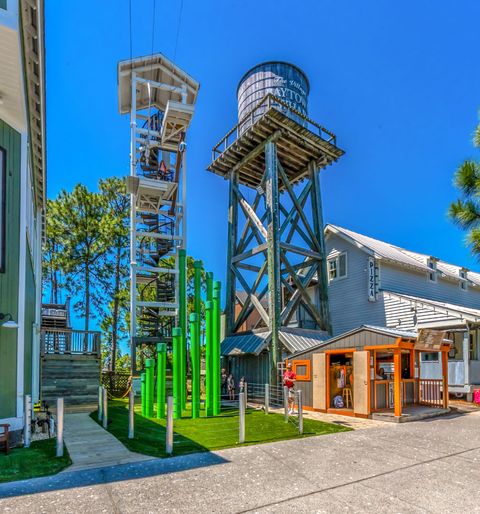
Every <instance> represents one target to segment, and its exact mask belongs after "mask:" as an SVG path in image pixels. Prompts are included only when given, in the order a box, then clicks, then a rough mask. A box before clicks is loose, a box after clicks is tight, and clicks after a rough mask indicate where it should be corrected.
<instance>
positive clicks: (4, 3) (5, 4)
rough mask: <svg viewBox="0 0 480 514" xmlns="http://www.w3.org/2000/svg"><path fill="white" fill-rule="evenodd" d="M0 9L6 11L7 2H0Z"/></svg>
mask: <svg viewBox="0 0 480 514" xmlns="http://www.w3.org/2000/svg"><path fill="white" fill-rule="evenodd" d="M0 9H3V10H4V11H6V10H7V0H0Z"/></svg>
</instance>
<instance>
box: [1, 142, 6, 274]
mask: <svg viewBox="0 0 480 514" xmlns="http://www.w3.org/2000/svg"><path fill="white" fill-rule="evenodd" d="M6 187H7V151H6V150H5V149H4V148H1V147H0V273H5V246H6V241H5V238H6V220H5V216H6V201H7V197H6Z"/></svg>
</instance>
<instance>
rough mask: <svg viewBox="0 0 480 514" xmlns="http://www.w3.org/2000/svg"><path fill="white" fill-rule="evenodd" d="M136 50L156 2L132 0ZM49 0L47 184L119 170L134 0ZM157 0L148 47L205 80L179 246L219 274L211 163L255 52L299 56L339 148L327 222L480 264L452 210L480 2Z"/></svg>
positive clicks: (476, 76) (123, 166)
mask: <svg viewBox="0 0 480 514" xmlns="http://www.w3.org/2000/svg"><path fill="white" fill-rule="evenodd" d="M132 3H133V4H134V5H133V12H132V14H133V16H132V18H133V19H132V23H133V31H132V32H133V40H132V44H133V55H134V56H139V55H148V54H150V53H151V51H152V26H153V23H152V14H153V4H154V2H153V0H137V1H135V0H132ZM94 5H95V6H94V7H93V4H92V3H88V2H80V1H76V2H74V1H69V2H64V1H61V0H47V1H46V51H47V138H48V139H47V142H48V154H47V158H48V195H49V196H50V197H53V196H55V195H56V194H57V193H58V191H59V190H60V189H61V188H66V189H71V188H72V187H73V186H74V184H76V183H77V182H83V183H85V184H86V185H88V186H89V187H92V188H94V187H95V186H96V183H97V180H98V178H100V177H107V176H111V175H118V176H124V175H126V174H128V160H129V128H128V118H127V117H126V116H123V117H122V116H120V114H119V113H118V109H117V78H116V66H117V62H118V61H119V60H121V59H127V58H129V56H130V37H129V2H128V1H127V0H109V1H107V0H102V1H101V2H98V3H97V2H96V3H95V4H94ZM180 8H181V1H180V0H171V1H169V2H163V1H160V0H157V1H156V16H155V34H154V45H153V49H154V51H155V52H162V53H164V54H165V55H166V56H167V57H169V58H170V59H174V60H175V61H176V63H177V64H178V65H179V66H180V67H182V68H183V69H184V70H185V71H187V72H188V73H189V74H190V75H192V76H193V77H194V78H195V79H197V80H198V81H199V82H200V83H201V89H200V94H199V98H198V103H197V109H196V114H195V118H194V121H193V123H192V126H191V129H190V131H189V134H188V152H189V154H188V167H189V170H188V171H189V191H188V203H189V207H188V208H189V226H188V238H189V242H188V245H189V253H190V254H191V255H193V256H194V257H196V258H200V259H202V260H203V261H204V263H205V266H206V269H207V270H212V271H214V272H215V273H216V274H217V275H218V276H219V277H220V278H221V279H222V280H223V279H224V273H225V261H226V256H225V248H226V230H227V199H228V191H227V183H226V182H224V181H223V180H222V179H221V178H220V177H217V176H215V175H212V174H210V173H208V172H207V171H206V170H205V168H206V166H207V165H208V163H209V160H210V157H211V148H212V146H213V145H214V144H215V143H216V142H217V141H218V140H219V139H220V138H221V137H222V136H223V135H224V134H225V133H226V132H227V130H229V129H230V128H231V127H233V126H234V125H235V123H236V97H235V93H236V87H237V83H238V80H239V79H240V78H241V76H242V75H243V73H244V72H245V71H247V70H248V69H249V68H250V67H252V66H253V65H255V64H257V63H259V62H262V61H265V60H286V61H290V62H292V63H295V64H297V65H298V66H300V67H301V68H302V69H303V70H304V71H305V72H306V74H307V76H308V77H309V80H310V84H311V92H310V97H309V114H310V116H311V117H312V118H313V119H314V120H316V121H318V122H319V123H321V124H322V125H324V126H326V127H327V128H329V129H330V130H332V131H333V132H335V133H336V134H337V141H338V145H339V146H340V147H342V148H343V149H344V150H345V151H346V154H345V156H344V157H343V158H342V159H341V160H340V161H339V162H338V163H336V164H334V165H333V166H331V167H329V168H328V169H327V170H326V171H325V172H324V173H323V175H322V188H323V205H324V215H325V220H326V222H330V223H334V224H338V225H342V226H344V227H347V228H350V229H352V230H355V231H358V232H361V233H364V234H367V235H370V236H372V237H377V238H380V239H383V240H386V241H389V242H392V243H394V244H397V245H400V246H404V247H406V248H408V249H411V250H416V251H420V252H424V253H427V254H431V255H435V256H437V257H440V258H442V259H445V260H449V261H451V262H454V263H457V264H462V265H465V266H468V267H471V268H477V269H478V268H479V266H478V265H477V263H476V262H475V260H474V259H473V258H472V257H471V256H470V254H469V251H468V249H467V248H465V246H464V235H463V234H462V233H461V232H460V231H459V230H458V229H457V228H455V227H454V226H452V224H451V223H450V222H449V221H448V219H447V217H446V214H445V212H446V210H447V208H448V205H449V202H450V201H451V200H452V199H454V198H455V194H456V193H455V190H454V189H453V187H452V175H453V172H454V171H455V169H456V167H457V166H458V165H459V164H460V163H461V162H462V160H463V159H465V158H468V157H475V153H476V152H475V150H474V149H473V147H472V144H471V140H472V135H473V130H474V128H475V126H476V124H477V120H478V117H477V113H478V109H479V107H480V66H479V65H478V49H479V48H480V44H479V40H480V37H479V34H480V32H479V29H478V20H479V19H480V3H479V2H478V1H477V0H464V1H462V2H459V3H453V2H451V0H450V1H446V0H439V1H435V2H431V1H428V2H427V1H418V0H417V1H411V0H408V1H403V2H392V1H391V0H375V1H374V0H365V1H363V2H356V1H355V2H354V1H346V2H331V1H329V2H327V1H324V0H311V1H297V2H291V1H289V2H287V1H283V0H276V1H273V0H268V1H266V0H262V1H260V0H242V1H240V0H223V1H208V0H202V1H198V0H184V2H183V9H182V16H181V21H180V27H179V31H178V45H177V50H176V55H175V46H176V44H175V42H176V35H177V28H178V20H179V14H180Z"/></svg>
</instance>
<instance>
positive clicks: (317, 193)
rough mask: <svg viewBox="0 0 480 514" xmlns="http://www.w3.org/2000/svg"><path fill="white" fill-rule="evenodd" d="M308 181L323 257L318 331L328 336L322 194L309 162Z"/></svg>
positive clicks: (316, 230) (313, 168) (317, 293)
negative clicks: (323, 331)
mask: <svg viewBox="0 0 480 514" xmlns="http://www.w3.org/2000/svg"><path fill="white" fill-rule="evenodd" d="M308 170H309V175H310V180H311V182H312V218H313V229H314V232H315V237H316V238H317V240H318V242H319V244H320V253H321V254H322V255H323V256H324V258H323V259H322V262H321V263H320V265H319V269H318V275H319V276H320V280H318V284H317V285H316V286H315V296H316V302H317V305H318V307H319V308H320V314H321V317H322V320H323V324H324V325H323V327H319V328H320V329H323V330H326V331H327V332H328V333H329V334H330V333H331V332H332V325H331V320H330V310H329V308H328V278H327V259H326V255H327V254H326V251H325V239H324V234H323V213H322V193H321V190H320V177H319V175H320V172H319V170H318V169H317V167H316V165H315V162H313V161H311V162H310V163H309V165H308Z"/></svg>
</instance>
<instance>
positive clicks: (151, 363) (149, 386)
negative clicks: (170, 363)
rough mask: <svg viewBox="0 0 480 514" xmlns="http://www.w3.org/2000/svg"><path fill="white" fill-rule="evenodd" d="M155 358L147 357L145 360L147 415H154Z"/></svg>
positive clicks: (149, 416)
mask: <svg viewBox="0 0 480 514" xmlns="http://www.w3.org/2000/svg"><path fill="white" fill-rule="evenodd" d="M154 373H155V359H147V360H146V361H145V399H146V402H145V403H146V405H145V416H146V417H147V418H152V417H153V391H154V384H155V378H154Z"/></svg>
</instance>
